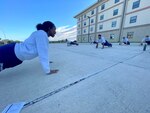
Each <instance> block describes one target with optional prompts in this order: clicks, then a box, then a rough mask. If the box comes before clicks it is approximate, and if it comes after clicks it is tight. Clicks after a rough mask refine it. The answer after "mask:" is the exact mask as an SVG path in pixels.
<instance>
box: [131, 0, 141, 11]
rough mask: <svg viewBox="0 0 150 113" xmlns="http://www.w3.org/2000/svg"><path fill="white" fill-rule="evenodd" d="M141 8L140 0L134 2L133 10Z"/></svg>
mask: <svg viewBox="0 0 150 113" xmlns="http://www.w3.org/2000/svg"><path fill="white" fill-rule="evenodd" d="M139 6H140V0H138V1H136V2H133V5H132V9H135V8H138V7H139Z"/></svg>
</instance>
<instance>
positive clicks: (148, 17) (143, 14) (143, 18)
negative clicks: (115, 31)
mask: <svg viewBox="0 0 150 113" xmlns="http://www.w3.org/2000/svg"><path fill="white" fill-rule="evenodd" d="M132 16H137V20H136V22H135V23H130V18H131V17H132ZM145 24H150V8H149V9H147V10H142V11H139V12H135V13H131V14H128V15H127V16H126V18H125V24H124V27H133V26H139V25H145Z"/></svg>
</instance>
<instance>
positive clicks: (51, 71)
mask: <svg viewBox="0 0 150 113" xmlns="http://www.w3.org/2000/svg"><path fill="white" fill-rule="evenodd" d="M58 71H59V70H58V69H54V70H50V72H49V73H48V75H50V74H55V73H57V72H58Z"/></svg>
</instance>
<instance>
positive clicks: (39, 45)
mask: <svg viewBox="0 0 150 113" xmlns="http://www.w3.org/2000/svg"><path fill="white" fill-rule="evenodd" d="M36 28H37V31H35V32H33V33H32V34H31V35H30V36H29V37H28V38H27V39H26V40H25V41H24V42H22V43H11V44H7V45H4V46H0V71H2V70H4V69H6V68H10V67H14V66H17V65H19V64H21V63H22V62H23V61H24V60H31V59H33V58H35V57H39V59H40V62H41V64H42V67H43V70H44V71H45V73H46V74H54V73H57V72H58V70H57V69H55V70H51V69H50V65H49V54H48V52H49V40H48V37H50V36H51V37H54V36H55V34H56V27H55V25H54V24H53V23H52V22H50V21H45V22H44V23H42V24H38V25H37V26H36Z"/></svg>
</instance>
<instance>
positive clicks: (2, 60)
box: [0, 43, 22, 71]
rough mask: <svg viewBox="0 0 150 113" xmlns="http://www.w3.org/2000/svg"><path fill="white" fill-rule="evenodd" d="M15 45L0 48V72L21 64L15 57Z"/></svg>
mask: <svg viewBox="0 0 150 113" xmlns="http://www.w3.org/2000/svg"><path fill="white" fill-rule="evenodd" d="M15 44H16V43H11V44H6V45H3V46H0V66H1V67H0V71H1V70H4V69H6V68H10V67H14V66H17V65H19V64H21V63H22V61H21V60H19V59H18V58H17V57H16V55H15V51H14V48H15Z"/></svg>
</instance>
